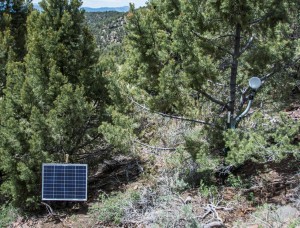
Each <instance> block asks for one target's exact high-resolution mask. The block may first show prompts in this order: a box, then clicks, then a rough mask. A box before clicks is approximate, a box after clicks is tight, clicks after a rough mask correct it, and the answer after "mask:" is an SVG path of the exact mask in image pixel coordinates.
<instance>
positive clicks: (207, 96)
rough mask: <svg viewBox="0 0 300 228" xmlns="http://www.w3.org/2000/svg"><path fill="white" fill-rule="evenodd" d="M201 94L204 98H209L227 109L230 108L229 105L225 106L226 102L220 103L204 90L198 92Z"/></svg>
mask: <svg viewBox="0 0 300 228" xmlns="http://www.w3.org/2000/svg"><path fill="white" fill-rule="evenodd" d="M198 92H199V93H201V94H202V95H203V96H205V97H206V98H208V99H209V100H211V101H212V102H214V103H216V104H218V105H221V106H223V107H225V108H228V106H227V104H225V103H224V102H222V101H219V100H218V99H216V98H214V97H213V96H211V95H210V94H208V93H206V92H205V91H203V90H198Z"/></svg>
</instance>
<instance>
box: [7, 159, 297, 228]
mask: <svg viewBox="0 0 300 228" xmlns="http://www.w3.org/2000/svg"><path fill="white" fill-rule="evenodd" d="M152 159H153V158H152ZM160 161H161V160H160ZM145 162H147V161H141V160H139V159H138V158H130V157H125V156H123V157H118V158H116V159H114V160H107V161H105V162H104V163H103V164H102V165H101V166H99V167H98V170H97V171H96V172H95V173H93V175H91V177H90V178H89V179H90V181H89V185H90V187H89V190H90V192H89V195H90V198H89V200H88V202H85V203H77V204H76V203H61V204H55V205H52V209H53V214H50V213H49V211H47V210H46V207H45V209H44V211H43V213H41V214H39V215H35V216H29V217H21V216H19V217H18V219H17V220H16V221H15V222H14V223H13V224H12V227H24V228H25V227H43V228H44V227H45V228H51V227H56V228H57V227H58V228H59V227H187V226H188V227H199V226H200V225H202V227H222V226H218V225H221V224H223V225H225V226H226V227H248V228H258V227H278V228H279V227H300V220H299V218H300V196H299V193H300V172H299V162H297V161H294V160H291V158H287V159H285V160H284V161H282V162H281V163H278V164H276V163H268V164H267V163H266V164H264V165H255V164H253V163H251V162H248V163H246V165H245V166H243V168H241V169H239V170H237V171H236V173H235V176H232V177H230V178H229V179H228V180H227V183H226V184H225V185H223V186H219V187H218V189H217V190H216V192H214V191H215V189H209V188H206V187H203V186H201V185H200V186H195V187H194V188H189V189H184V190H182V191H181V190H178V191H177V190H176V191H175V190H174V189H172V187H171V186H172V184H170V183H171V182H172V181H170V180H167V178H165V179H163V180H162V181H163V182H164V183H160V182H159V181H155V180H154V178H153V177H154V176H151V175H152V174H151V173H150V174H149V173H148V174H146V173H145V172H149V170H148V171H147V170H146V169H149V167H148V168H147V165H145ZM151 172H152V173H155V174H154V175H156V178H158V179H159V178H160V173H162V174H163V175H165V173H164V172H165V169H164V168H163V167H162V166H161V165H160V164H159V162H158V163H157V165H156V166H155V167H153V169H151ZM168 181H169V182H170V183H169V184H168V183H166V182H168ZM245 183H246V184H245ZM116 192H122V193H121V194H124V195H126V193H127V192H137V193H138V194H139V198H138V201H136V204H135V203H131V205H129V204H128V205H127V204H126V206H125V207H124V210H125V211H126V210H127V212H125V214H122V216H123V217H122V216H121V217H122V218H121V220H120V221H118V222H117V223H115V222H113V221H100V219H99V218H100V217H101V216H103V211H102V212H101V211H100V210H99V208H101V207H103V208H106V210H107V212H108V213H111V214H112V216H114V213H116V209H113V210H112V211H110V210H111V205H109V204H108V203H107V201H103V200H101V199H100V197H99V195H102V196H103V195H114V196H115V195H116ZM167 195H168V197H167ZM122 197H123V196H122ZM164 197H167V198H168V199H165V198H164ZM119 199H121V201H122V199H123V200H124V202H125V201H126V200H128V197H127V196H126V197H124V198H119ZM128 202H129V201H128ZM132 202H133V201H132ZM114 203H116V204H117V207H118V205H122V204H120V202H118V201H114ZM122 207H123V206H122ZM143 209H144V210H143ZM101 213H102V214H101ZM105 213H106V212H104V215H105ZM126 213H127V214H126ZM115 216H118V214H116V215H115ZM102 218H103V217H102ZM219 221H222V223H220V222H219ZM193 224H194V226H193ZM205 224H206V226H205ZM213 225H216V226H213Z"/></svg>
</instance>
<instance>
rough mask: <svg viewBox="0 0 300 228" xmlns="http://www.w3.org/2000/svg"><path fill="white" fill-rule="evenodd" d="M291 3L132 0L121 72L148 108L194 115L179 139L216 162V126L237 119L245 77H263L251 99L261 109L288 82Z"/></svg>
mask: <svg viewBox="0 0 300 228" xmlns="http://www.w3.org/2000/svg"><path fill="white" fill-rule="evenodd" d="M299 5H300V4H299V2H298V1H293V0H286V1H278V0H268V1H252V0H251V1H250V0H249V1H247V0H246V1H239V0H226V1H221V0H213V1H210V0H191V1H184V0H163V1H158V0H151V1H149V3H148V6H147V7H146V8H144V9H140V10H134V8H133V6H132V7H131V11H130V12H129V14H128V16H127V19H128V26H127V31H128V39H127V49H126V51H127V53H128V56H129V57H128V59H127V61H126V63H125V65H124V67H123V68H122V69H124V72H122V73H120V74H121V78H122V79H124V80H125V81H126V82H127V83H129V84H132V85H134V86H135V87H137V88H138V89H139V91H140V92H139V94H143V95H144V96H143V98H139V97H138V96H136V99H140V100H142V99H144V100H146V101H147V104H148V105H149V106H150V107H151V109H153V110H160V111H164V112H166V113H169V114H177V115H186V116H190V117H193V118H202V119H203V120H204V122H206V125H205V126H204V127H202V128H201V129H200V131H199V132H198V133H197V132H193V135H192V137H191V138H190V139H187V142H186V147H187V148H188V149H189V150H190V153H191V154H192V155H193V156H194V158H195V159H198V160H199V162H201V163H202V162H203V159H204V158H206V161H207V157H211V159H217V162H216V163H215V164H219V163H220V161H218V160H219V159H222V157H219V155H220V154H222V149H223V148H224V147H225V139H224V134H225V132H226V131H227V130H228V128H234V127H235V126H236V125H237V123H236V118H237V116H238V115H239V114H241V113H242V112H243V110H244V109H245V104H247V102H248V100H249V97H250V96H249V95H250V92H251V91H250V88H249V86H248V79H250V78H251V77H253V76H258V77H260V78H261V79H262V80H263V82H264V86H263V87H262V89H261V90H260V91H259V93H258V94H257V95H258V96H257V97H256V101H261V102H262V104H263V105H264V107H265V108H266V109H269V108H270V107H269V105H268V104H269V103H270V102H278V101H280V100H279V98H281V99H282V97H280V96H282V95H283V94H286V92H288V91H289V90H290V89H291V88H292V86H294V84H295V78H293V76H292V74H290V73H291V71H290V68H291V67H292V66H294V65H295V64H299V53H297V52H296V51H295V50H296V46H297V44H298V43H299V39H292V38H291V35H292V33H293V31H292V30H291V26H290V25H291V23H292V21H293V20H294V21H295V19H296V20H299V15H298V13H297V12H299V11H298V10H297V9H299ZM298 22H299V21H298ZM287 81H288V83H286V82H287ZM283 85H284V86H283ZM141 91H142V92H141ZM259 95H261V96H259ZM281 101H282V100H281ZM141 102H143V101H141ZM228 120H229V121H228ZM212 125H213V126H214V127H212ZM262 134H263V133H262ZM203 136H205V137H203ZM291 138H292V136H291ZM195 140H196V141H197V146H195V143H196V142H195ZM290 141H292V140H290ZM218 157H219V159H218ZM204 166H205V165H203V167H204ZM208 166H210V168H213V166H211V165H210V164H209V165H208Z"/></svg>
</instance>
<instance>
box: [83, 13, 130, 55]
mask: <svg viewBox="0 0 300 228" xmlns="http://www.w3.org/2000/svg"><path fill="white" fill-rule="evenodd" d="M85 18H86V22H87V24H88V26H89V27H90V30H91V32H92V33H93V35H94V36H95V40H96V43H97V45H98V47H99V48H100V49H102V50H103V49H107V48H109V47H110V46H115V45H120V44H121V43H122V40H123V37H124V35H125V29H124V27H125V23H126V22H125V13H124V12H116V11H108V12H86V13H85Z"/></svg>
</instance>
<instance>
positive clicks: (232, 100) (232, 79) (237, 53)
mask: <svg viewBox="0 0 300 228" xmlns="http://www.w3.org/2000/svg"><path fill="white" fill-rule="evenodd" d="M241 29H242V27H241V24H239V23H238V24H236V28H235V39H234V51H233V57H232V64H231V73H230V100H229V109H228V111H229V112H230V125H231V123H232V121H234V112H235V98H236V78H237V74H238V65H239V61H238V58H239V56H240V47H241Z"/></svg>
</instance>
